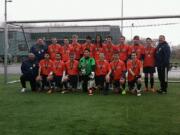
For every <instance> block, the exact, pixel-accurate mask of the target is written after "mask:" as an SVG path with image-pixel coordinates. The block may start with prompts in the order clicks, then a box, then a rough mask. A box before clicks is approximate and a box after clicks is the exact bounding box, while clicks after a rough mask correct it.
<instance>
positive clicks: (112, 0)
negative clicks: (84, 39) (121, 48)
mask: <svg viewBox="0 0 180 135" xmlns="http://www.w3.org/2000/svg"><path fill="white" fill-rule="evenodd" d="M4 1H5V0H0V21H1V22H3V21H4ZM179 5H180V0H124V17H126V16H149V15H178V14H179V15H180V7H179ZM103 17H121V0H13V2H11V3H8V20H9V21H10V20H43V19H77V18H103ZM132 23H133V24H134V26H139V25H147V24H150V25H151V24H166V23H180V19H163V20H138V21H134V20H133V21H124V26H129V25H132ZM75 24H77V23H73V24H71V25H75ZM83 24H84V25H90V24H93V23H83ZM95 24H100V25H101V24H103V25H104V24H115V25H120V24H121V23H120V21H115V22H98V23H95ZM64 25H67V24H64ZM160 34H164V35H165V36H166V39H167V41H168V42H170V43H172V44H174V45H176V44H180V24H176V25H162V26H154V27H143V28H132V29H131V28H124V35H125V36H126V37H127V39H130V38H131V37H132V36H134V35H140V37H152V38H157V37H158V36H159V35H160Z"/></svg>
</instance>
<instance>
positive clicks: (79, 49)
mask: <svg viewBox="0 0 180 135" xmlns="http://www.w3.org/2000/svg"><path fill="white" fill-rule="evenodd" d="M69 47H70V51H71V52H74V53H75V59H76V60H79V59H80V58H81V55H82V46H81V45H80V44H79V43H77V44H71V45H70V46H69Z"/></svg>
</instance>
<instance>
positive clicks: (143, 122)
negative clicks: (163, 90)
mask: <svg viewBox="0 0 180 135" xmlns="http://www.w3.org/2000/svg"><path fill="white" fill-rule="evenodd" d="M0 80H2V77H0ZM20 88H21V87H20V84H19V83H16V84H9V85H4V84H3V81H0V135H180V84H178V83H176V84H173V83H171V84H169V92H168V94H167V95H158V94H156V93H144V94H143V95H142V96H141V97H136V96H133V95H125V96H122V95H115V94H110V95H107V96H103V95H99V94H96V95H94V96H88V95H86V94H83V93H75V94H72V93H68V94H60V93H53V94H51V95H48V94H46V93H33V92H27V93H20Z"/></svg>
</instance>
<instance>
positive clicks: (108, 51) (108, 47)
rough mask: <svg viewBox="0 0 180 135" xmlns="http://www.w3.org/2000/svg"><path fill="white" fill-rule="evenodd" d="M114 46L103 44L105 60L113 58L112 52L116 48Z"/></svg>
mask: <svg viewBox="0 0 180 135" xmlns="http://www.w3.org/2000/svg"><path fill="white" fill-rule="evenodd" d="M116 48H117V47H116V46H115V45H103V52H104V55H105V59H106V60H107V61H109V62H110V61H112V59H113V53H114V51H115V50H116Z"/></svg>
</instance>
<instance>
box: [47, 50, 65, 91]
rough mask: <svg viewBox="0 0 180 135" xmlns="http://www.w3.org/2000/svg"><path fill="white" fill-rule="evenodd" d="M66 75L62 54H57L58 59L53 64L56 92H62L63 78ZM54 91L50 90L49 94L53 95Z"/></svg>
mask: <svg viewBox="0 0 180 135" xmlns="http://www.w3.org/2000/svg"><path fill="white" fill-rule="evenodd" d="M64 75H65V64H64V62H63V61H62V60H61V54H60V53H57V54H56V59H55V61H54V62H53V80H54V82H55V90H57V91H61V90H62V86H63V85H62V84H63V80H62V78H63V76H64ZM52 92H53V89H50V90H49V91H48V93H52Z"/></svg>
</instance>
